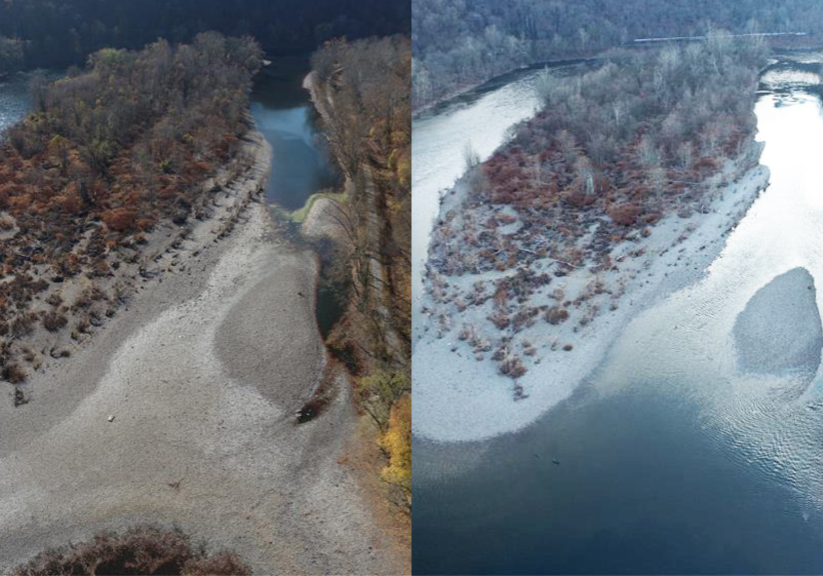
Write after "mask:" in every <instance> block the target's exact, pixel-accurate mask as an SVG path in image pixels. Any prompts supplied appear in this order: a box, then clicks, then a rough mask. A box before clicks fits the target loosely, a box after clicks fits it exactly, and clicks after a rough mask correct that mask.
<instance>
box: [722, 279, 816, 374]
mask: <svg viewBox="0 0 823 576" xmlns="http://www.w3.org/2000/svg"><path fill="white" fill-rule="evenodd" d="M816 294H817V291H816V290H815V287H814V278H813V277H812V275H811V274H810V273H809V271H808V270H806V269H805V268H795V269H793V270H790V271H788V272H786V273H785V274H782V275H780V276H778V277H776V278H775V279H774V280H772V281H771V282H769V283H768V284H766V285H765V286H764V287H763V288H761V289H760V290H758V291H757V292H756V293H755V295H754V296H752V298H751V300H749V302H748V304H746V308H745V309H744V310H743V311H742V312H741V313H740V314H739V315H738V316H737V319H736V320H735V324H734V328H733V333H734V342H735V349H736V351H737V361H738V367H739V369H740V370H742V371H746V372H754V373H760V374H773V375H778V376H799V377H801V378H802V379H803V380H805V381H806V382H807V383H808V382H810V381H811V379H812V378H814V375H815V373H816V372H817V369H818V367H819V366H820V353H821V350H823V324H821V320H820V311H819V310H818V308H817V298H816Z"/></svg>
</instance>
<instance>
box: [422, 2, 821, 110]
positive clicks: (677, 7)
mask: <svg viewBox="0 0 823 576" xmlns="http://www.w3.org/2000/svg"><path fill="white" fill-rule="evenodd" d="M412 20H413V30H414V35H413V51H414V66H413V88H414V94H413V99H414V106H415V107H420V106H421V105H425V104H427V103H429V102H432V101H434V100H437V99H440V98H442V97H443V96H444V95H447V94H449V93H451V92H454V91H455V90H459V89H461V88H463V87H466V86H470V85H472V84H475V83H478V82H482V81H484V80H486V79H488V78H490V77H491V76H494V75H496V74H500V73H502V72H505V71H508V70H511V69H513V68H515V67H518V66H521V65H523V64H529V63H532V62H537V61H541V60H549V59H553V58H564V57H574V56H583V55H591V54H593V53H596V52H597V51H600V50H602V49H604V48H608V47H613V46H616V45H619V44H621V43H625V42H629V41H631V40H633V39H635V38H638V37H645V36H669V35H678V36H679V35H696V34H704V33H705V32H706V31H707V30H708V29H709V28H710V27H712V26H716V27H720V28H724V29H727V30H731V31H733V32H751V31H795V30H798V31H805V32H816V31H818V30H820V29H821V28H822V27H823V4H822V3H820V2H816V1H815V0H730V1H728V2H711V1H709V0H670V1H665V2H664V1H661V0H624V1H621V2H611V1H607V0H578V1H575V2H571V1H569V0H508V1H506V2H499V1H497V0H413V1H412Z"/></svg>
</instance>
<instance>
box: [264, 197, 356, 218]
mask: <svg viewBox="0 0 823 576" xmlns="http://www.w3.org/2000/svg"><path fill="white" fill-rule="evenodd" d="M321 198H327V199H329V200H333V201H335V202H339V203H341V204H345V203H346V193H345V192H318V193H317V194H312V195H311V196H309V199H308V200H307V201H306V203H305V204H304V205H303V207H302V208H299V209H298V210H295V211H294V212H289V211H287V210H284V209H282V208H279V207H278V210H280V212H281V214H282V215H283V216H284V217H285V218H287V219H288V220H291V221H292V222H294V223H295V224H302V223H303V222H305V221H306V218H308V216H309V212H311V209H312V206H314V203H315V202H317V201H318V200H320V199H321Z"/></svg>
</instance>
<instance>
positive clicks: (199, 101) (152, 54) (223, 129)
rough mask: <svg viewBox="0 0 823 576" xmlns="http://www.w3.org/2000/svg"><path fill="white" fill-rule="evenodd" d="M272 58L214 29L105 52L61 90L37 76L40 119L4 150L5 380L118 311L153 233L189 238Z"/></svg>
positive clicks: (0, 352) (20, 128) (0, 192)
mask: <svg viewBox="0 0 823 576" xmlns="http://www.w3.org/2000/svg"><path fill="white" fill-rule="evenodd" d="M260 64H261V51H260V48H259V47H258V46H257V45H256V43H254V42H253V41H252V40H250V39H238V38H224V37H222V36H221V35H219V34H216V33H206V34H201V35H199V36H198V37H197V38H196V39H195V41H194V42H193V43H192V44H191V45H181V46H176V47H172V46H170V45H169V44H168V43H167V42H165V41H162V40H161V41H158V42H156V43H154V44H152V45H150V46H148V47H147V48H146V49H144V50H143V51H141V52H129V51H125V50H112V49H106V50H102V51H99V52H97V53H95V54H93V55H92V56H90V57H89V61H88V69H87V70H86V71H85V72H80V71H79V70H75V71H74V72H72V73H71V74H70V75H69V77H68V78H65V79H63V80H59V81H57V82H55V83H53V84H48V83H46V82H45V81H44V80H42V79H39V78H35V80H34V81H33V85H32V93H33V96H34V99H35V109H34V111H33V112H32V113H31V114H30V115H29V116H28V117H27V118H26V119H25V121H24V122H22V123H20V124H18V125H16V126H13V127H12V128H10V129H9V130H8V132H7V134H6V136H7V138H6V141H5V142H3V143H2V145H1V146H0V228H2V230H3V231H4V232H3V234H0V266H2V273H3V281H2V282H0V318H1V319H0V338H2V340H0V366H2V377H3V379H5V380H7V381H9V382H11V383H14V384H17V383H19V382H21V381H22V380H24V379H25V369H24V368H22V367H21V366H20V363H19V360H18V358H17V357H19V356H20V355H21V350H22V348H23V344H22V340H23V339H24V338H25V337H27V336H29V335H30V334H31V333H32V332H33V331H35V330H36V329H37V327H38V326H39V325H42V327H43V328H44V329H45V330H46V331H48V332H52V333H56V332H60V331H62V330H64V329H71V331H72V337H73V338H75V339H77V338H79V337H80V336H81V335H82V334H84V333H86V332H88V331H89V329H90V327H94V326H100V325H101V324H102V322H103V319H104V318H105V317H106V316H111V315H113V314H114V310H115V308H116V307H117V306H119V305H121V304H123V303H124V302H125V301H126V299H127V297H128V293H129V286H127V285H125V284H123V283H119V282H115V281H114V280H113V279H116V277H117V273H118V270H121V268H126V267H137V266H139V272H140V275H141V276H143V277H147V276H148V275H149V273H148V272H147V271H146V270H145V269H144V267H143V266H142V261H141V251H142V248H143V247H144V246H146V245H147V243H148V240H147V238H148V237H149V236H150V235H151V234H152V232H154V231H155V230H156V229H157V228H159V227H160V226H165V225H169V226H173V227H176V228H179V229H180V236H181V237H185V235H186V233H187V230H188V228H187V226H188V221H189V219H190V218H199V219H202V218H204V217H205V216H206V215H207V212H208V210H207V207H206V206H205V198H206V192H208V190H204V182H205V181H206V180H207V179H208V178H209V177H210V176H212V175H214V174H215V172H216V171H217V170H218V168H220V167H221V166H223V165H224V164H226V163H227V162H228V161H229V160H230V159H231V158H232V157H233V156H234V154H235V152H236V151H237V149H238V146H239V144H238V137H239V136H240V135H241V134H243V133H244V132H245V131H246V130H247V124H246V120H245V111H246V105H247V93H248V91H249V89H250V86H251V78H252V76H253V74H254V73H255V72H256V70H257V69H258V67H259V66H260ZM52 355H53V356H54V357H61V356H65V354H63V353H62V352H61V351H57V355H54V354H52Z"/></svg>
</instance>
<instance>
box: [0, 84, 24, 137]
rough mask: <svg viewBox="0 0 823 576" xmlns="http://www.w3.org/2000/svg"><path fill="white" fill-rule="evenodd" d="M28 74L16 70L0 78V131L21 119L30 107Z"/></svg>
mask: <svg viewBox="0 0 823 576" xmlns="http://www.w3.org/2000/svg"><path fill="white" fill-rule="evenodd" d="M30 78H31V75H30V74H27V73H24V72H18V73H15V74H11V75H9V76H8V77H7V78H5V79H0V132H3V131H4V130H5V129H6V128H8V127H9V126H11V125H12V124H14V123H16V122H19V121H20V120H22V119H23V118H24V117H25V115H26V112H28V110H29V108H30V107H31V98H30V97H29V79H30Z"/></svg>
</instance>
